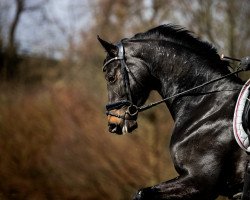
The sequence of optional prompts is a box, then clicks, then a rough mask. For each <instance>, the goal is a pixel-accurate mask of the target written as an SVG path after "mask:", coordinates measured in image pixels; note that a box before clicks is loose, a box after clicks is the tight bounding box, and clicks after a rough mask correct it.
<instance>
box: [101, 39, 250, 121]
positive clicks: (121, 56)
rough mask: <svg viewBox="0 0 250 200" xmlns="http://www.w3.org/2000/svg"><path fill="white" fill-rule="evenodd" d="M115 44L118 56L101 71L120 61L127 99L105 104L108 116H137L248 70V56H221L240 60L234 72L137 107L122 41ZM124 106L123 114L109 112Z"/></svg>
mask: <svg viewBox="0 0 250 200" xmlns="http://www.w3.org/2000/svg"><path fill="white" fill-rule="evenodd" d="M116 46H117V48H118V56H117V57H114V58H111V59H110V60H108V61H107V62H106V63H104V65H103V71H104V68H105V67H106V66H107V65H109V64H110V63H112V62H114V61H116V60H119V61H120V63H121V74H122V76H123V80H124V87H125V91H126V96H127V100H121V101H118V102H114V103H110V104H107V105H106V114H107V115H110V116H114V117H118V118H122V119H126V115H127V114H128V115H129V116H131V117H135V116H137V114H138V113H139V112H143V111H145V110H148V109H150V108H152V107H155V106H157V105H159V104H161V103H163V102H165V101H167V100H169V99H172V98H175V97H179V96H181V95H184V94H187V93H189V92H191V91H193V90H196V89H198V88H202V87H205V86H206V85H209V84H211V83H214V82H217V81H220V80H222V79H225V78H227V77H229V76H232V75H234V74H237V73H239V72H242V71H247V70H249V63H248V62H249V59H250V58H249V57H246V58H243V59H242V60H239V59H235V58H230V57H225V56H223V57H222V58H225V59H229V60H235V61H240V62H241V64H240V69H238V70H236V71H235V72H232V73H229V74H226V75H224V76H222V77H219V78H216V79H213V80H211V81H208V82H205V83H203V84H201V85H198V86H196V87H193V88H190V89H188V90H185V91H183V92H180V93H177V94H174V95H172V96H169V97H166V98H164V99H162V100H159V101H156V102H153V103H150V104H148V105H143V106H140V107H138V106H137V105H135V104H133V102H132V93H131V88H130V83H129V74H130V75H131V77H132V78H133V79H134V80H135V81H136V79H135V76H134V75H133V74H132V73H131V71H130V70H129V68H128V66H127V64H126V62H125V51H124V46H123V44H122V42H119V43H118V44H117V45H116ZM136 82H138V81H136ZM140 85H141V84H140ZM124 106H128V108H127V110H126V111H125V113H124V114H123V115H117V114H115V113H113V112H111V111H112V110H114V109H119V108H122V107H124Z"/></svg>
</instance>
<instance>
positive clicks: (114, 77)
mask: <svg viewBox="0 0 250 200" xmlns="http://www.w3.org/2000/svg"><path fill="white" fill-rule="evenodd" d="M106 80H107V81H108V82H109V83H114V82H115V81H116V76H111V75H109V76H107V77H106Z"/></svg>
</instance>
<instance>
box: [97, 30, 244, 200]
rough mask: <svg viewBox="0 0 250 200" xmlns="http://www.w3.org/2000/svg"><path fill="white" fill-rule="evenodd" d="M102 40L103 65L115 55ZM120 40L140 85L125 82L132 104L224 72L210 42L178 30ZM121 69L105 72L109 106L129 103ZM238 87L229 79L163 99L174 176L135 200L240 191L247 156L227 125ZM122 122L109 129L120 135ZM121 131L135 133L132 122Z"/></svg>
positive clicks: (114, 66) (198, 199) (203, 197)
mask: <svg viewBox="0 0 250 200" xmlns="http://www.w3.org/2000/svg"><path fill="white" fill-rule="evenodd" d="M100 42H101V43H102V45H103V47H104V48H105V49H106V51H107V52H108V56H107V60H108V59H110V58H112V57H114V56H115V55H116V51H117V49H116V46H114V45H112V44H110V43H107V42H105V41H103V40H100ZM122 43H123V44H124V47H125V57H126V64H127V65H128V67H129V69H130V71H131V72H132V73H133V76H134V77H135V78H136V80H137V81H135V80H134V79H133V78H131V77H130V87H131V91H132V96H133V103H134V104H136V105H138V106H140V105H142V104H143V103H144V102H145V101H146V99H147V97H148V94H149V92H150V91H151V90H157V91H158V92H159V94H160V95H161V96H162V97H163V98H166V97H168V96H171V95H174V94H177V93H179V92H182V91H185V90H188V89H190V88H192V87H195V86H197V85H200V84H203V83H205V82H207V81H210V80H212V79H215V78H218V77H221V76H222V75H225V74H227V73H229V70H228V69H227V63H225V62H224V61H222V60H221V59H220V57H219V56H218V54H217V52H216V50H215V49H214V48H213V47H212V46H211V45H210V44H208V43H205V42H202V41H200V40H199V39H197V38H195V37H193V36H192V35H191V34H190V33H189V32H188V31H186V30H183V29H181V28H177V27H173V26H169V25H167V26H166V25H163V26H159V27H156V28H154V29H151V30H149V31H147V32H145V33H140V34H137V35H135V36H134V37H133V38H130V39H124V40H122ZM119 66H120V65H119V61H117V62H114V63H111V64H110V65H109V66H107V68H106V69H105V76H106V77H110V76H113V77H116V79H117V80H116V81H112V82H108V93H109V103H112V102H116V101H120V100H122V99H124V98H126V97H125V95H124V88H123V85H124V84H123V83H122V82H123V80H122V76H120V71H119ZM136 82H140V86H139V85H138V84H137V83H136ZM141 85H143V86H144V87H143V88H142V87H141ZM241 87H242V82H241V80H239V79H238V78H236V77H235V76H232V77H229V78H226V79H223V80H220V81H218V82H215V83H213V84H209V85H207V86H205V87H203V88H199V89H197V90H195V91H192V93H188V94H185V95H183V96H181V97H176V98H172V99H170V100H168V101H167V102H166V105H167V106H168V108H169V110H170V112H171V115H172V117H173V119H174V121H175V127H174V130H173V133H172V138H171V144H170V153H171V156H172V160H173V163H174V166H175V169H176V171H177V172H178V174H179V176H178V177H176V178H175V179H172V180H169V181H166V182H163V183H160V184H158V185H156V186H153V187H149V188H144V189H141V190H139V191H138V192H137V194H136V195H135V196H134V199H135V200H149V199H150V200H156V199H169V200H178V199H183V200H213V199H216V197H217V196H218V195H225V196H228V197H229V198H231V197H232V195H233V194H235V193H237V192H239V191H241V190H242V185H243V175H244V166H245V152H243V151H242V150H241V149H240V148H239V147H238V145H237V144H236V141H235V139H234V136H233V125H232V121H233V114H234V106H235V103H236V100H237V97H238V93H239V90H240V88H241ZM114 91H115V92H114ZM125 109H126V108H121V109H117V110H115V111H114V112H119V113H120V112H125ZM128 121H129V119H128ZM130 121H132V120H130ZM114 124H115V127H116V129H113V128H114ZM125 124H126V120H123V119H117V118H115V117H112V116H109V125H110V126H111V125H112V130H113V132H117V133H121V130H123V129H122V127H124V126H125ZM126 126H127V129H128V130H129V131H132V130H133V128H130V127H134V126H132V125H131V126H129V123H127V124H126ZM118 127H120V129H119V128H118ZM145 184H146V183H145Z"/></svg>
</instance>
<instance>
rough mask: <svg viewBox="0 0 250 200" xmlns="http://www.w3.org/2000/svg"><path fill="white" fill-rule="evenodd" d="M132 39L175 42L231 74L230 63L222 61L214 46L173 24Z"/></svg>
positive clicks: (159, 27) (137, 35)
mask: <svg viewBox="0 0 250 200" xmlns="http://www.w3.org/2000/svg"><path fill="white" fill-rule="evenodd" d="M131 39H135V40H137V39H139V40H140V39H153V40H154V39H155V40H165V41H169V42H173V43H176V44H178V45H181V46H184V47H186V48H187V49H189V50H191V51H193V52H195V53H196V54H198V55H201V56H202V57H203V58H205V59H207V60H212V61H213V63H215V64H216V65H215V66H216V68H217V67H218V66H220V67H219V68H220V69H221V70H223V71H224V73H229V72H230V71H229V69H228V65H229V63H228V62H225V61H222V60H221V59H220V56H219V55H218V52H217V50H216V48H215V47H214V46H212V45H211V44H210V43H208V42H204V41H202V40H200V39H199V38H198V37H197V36H195V35H194V34H193V33H192V32H190V31H188V30H186V29H185V28H183V27H181V26H178V25H173V24H165V25H160V26H158V27H155V28H152V29H150V30H148V31H147V32H144V33H138V34H136V35H135V36H134V37H132V38H131Z"/></svg>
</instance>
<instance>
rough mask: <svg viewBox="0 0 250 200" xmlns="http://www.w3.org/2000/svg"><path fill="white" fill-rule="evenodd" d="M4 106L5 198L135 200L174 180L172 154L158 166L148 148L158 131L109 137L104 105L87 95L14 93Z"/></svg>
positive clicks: (0, 133) (8, 91) (0, 107)
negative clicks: (154, 186) (144, 188)
mask: <svg viewBox="0 0 250 200" xmlns="http://www.w3.org/2000/svg"><path fill="white" fill-rule="evenodd" d="M0 101H1V104H0V113H1V114H0V138H1V140H0V149H1V154H0V178H1V184H0V197H1V199H129V198H130V197H131V195H132V194H133V193H134V192H135V190H136V189H138V188H139V187H142V186H145V185H144V184H145V183H150V184H153V183H156V182H157V181H159V180H156V179H157V176H160V177H161V181H163V180H164V178H166V177H167V175H166V172H167V173H168V169H167V164H166V161H167V158H166V155H165V154H164V151H163V150H161V153H160V154H159V152H157V154H158V155H160V158H161V159H160V160H158V158H156V157H154V156H156V152H155V147H152V146H151V145H152V143H151V142H152V141H148V139H149V138H148V137H149V136H150V135H148V133H146V132H149V131H151V130H152V127H150V126H148V127H147V126H145V127H141V129H140V131H138V132H137V133H134V134H133V135H125V136H117V135H112V134H109V133H107V132H106V131H104V130H106V119H105V116H104V114H103V113H102V109H101V108H100V106H99V105H100V103H99V102H98V101H97V100H95V99H94V98H92V97H91V94H90V93H89V92H87V91H85V90H84V89H76V88H71V87H66V86H64V85H61V86H53V87H50V88H42V89H39V91H32V92H30V91H29V93H27V92H24V91H21V90H19V89H15V88H9V87H8V88H5V89H2V95H1V99H0ZM141 120H142V122H141V123H143V120H145V119H141ZM164 141H166V140H164ZM156 159H157V166H158V168H157V170H155V162H156ZM163 165H164V168H163Z"/></svg>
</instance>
